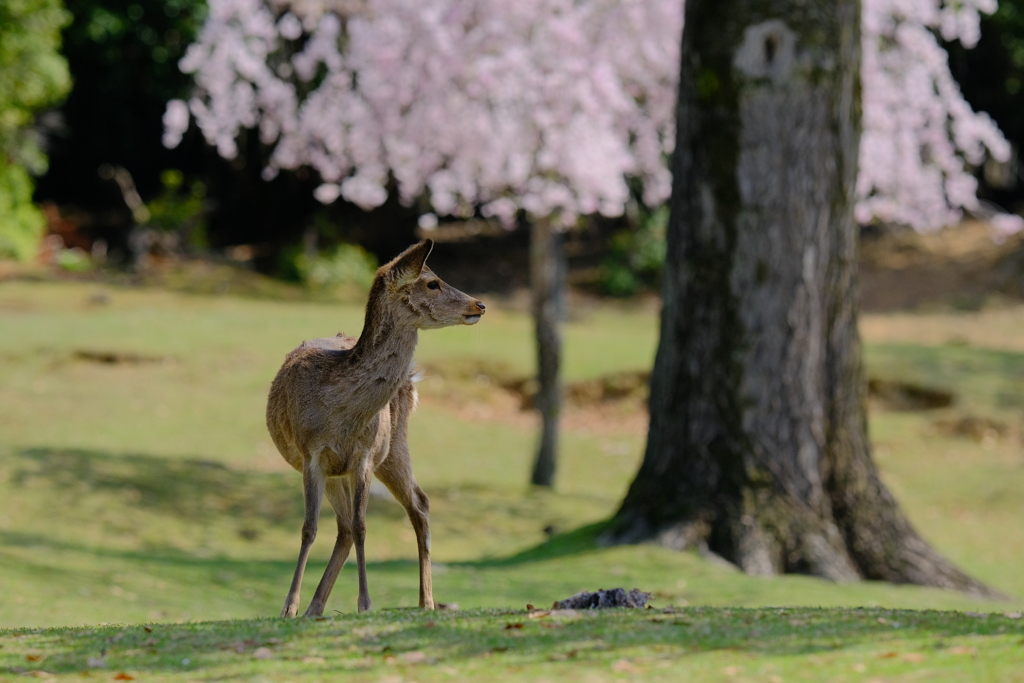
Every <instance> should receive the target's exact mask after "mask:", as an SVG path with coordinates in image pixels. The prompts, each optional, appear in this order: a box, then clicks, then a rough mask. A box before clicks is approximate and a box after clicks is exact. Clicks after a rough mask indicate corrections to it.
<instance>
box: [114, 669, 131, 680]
mask: <svg viewBox="0 0 1024 683" xmlns="http://www.w3.org/2000/svg"><path fill="white" fill-rule="evenodd" d="M114 680H115V681H134V680H135V676H132V675H131V674H126V673H125V672H123V671H119V672H118V673H117V675H116V676H114Z"/></svg>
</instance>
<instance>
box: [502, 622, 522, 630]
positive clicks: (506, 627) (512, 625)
mask: <svg viewBox="0 0 1024 683" xmlns="http://www.w3.org/2000/svg"><path fill="white" fill-rule="evenodd" d="M522 627H523V625H522V624H521V623H515V624H505V630H506V631H508V630H510V629H513V628H522Z"/></svg>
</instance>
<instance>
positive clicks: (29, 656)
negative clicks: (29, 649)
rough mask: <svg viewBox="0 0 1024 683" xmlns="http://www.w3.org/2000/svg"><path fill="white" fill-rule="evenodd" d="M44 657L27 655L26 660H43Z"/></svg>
mask: <svg viewBox="0 0 1024 683" xmlns="http://www.w3.org/2000/svg"><path fill="white" fill-rule="evenodd" d="M43 659H44V657H43V655H25V661H26V662H41V661H43Z"/></svg>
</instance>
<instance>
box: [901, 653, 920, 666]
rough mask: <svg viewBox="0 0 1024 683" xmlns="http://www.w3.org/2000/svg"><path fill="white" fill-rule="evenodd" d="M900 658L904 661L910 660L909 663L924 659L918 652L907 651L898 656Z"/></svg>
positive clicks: (916, 662)
mask: <svg viewBox="0 0 1024 683" xmlns="http://www.w3.org/2000/svg"><path fill="white" fill-rule="evenodd" d="M900 659H902V660H903V661H905V662H910V663H911V664H920V663H921V662H923V661H924V660H925V657H924V655H923V654H921V653H920V652H908V653H907V654H905V655H903V656H902V657H900Z"/></svg>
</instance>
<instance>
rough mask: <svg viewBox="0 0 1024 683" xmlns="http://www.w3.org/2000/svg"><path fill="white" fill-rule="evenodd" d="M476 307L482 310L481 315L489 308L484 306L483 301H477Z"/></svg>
mask: <svg viewBox="0 0 1024 683" xmlns="http://www.w3.org/2000/svg"><path fill="white" fill-rule="evenodd" d="M476 307H477V308H479V309H480V312H481V313H483V312H484V311H486V310H487V307H486V306H484V302H483V301H477V302H476Z"/></svg>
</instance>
